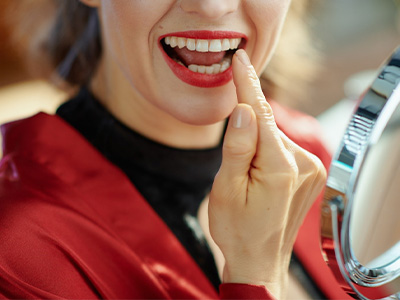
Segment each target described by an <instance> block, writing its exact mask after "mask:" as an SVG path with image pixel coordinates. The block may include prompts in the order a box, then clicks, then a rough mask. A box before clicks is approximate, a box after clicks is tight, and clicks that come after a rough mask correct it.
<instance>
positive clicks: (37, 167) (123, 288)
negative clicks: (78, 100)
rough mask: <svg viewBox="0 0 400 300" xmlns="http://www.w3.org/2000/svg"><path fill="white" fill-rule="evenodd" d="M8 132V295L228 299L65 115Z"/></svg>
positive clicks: (3, 227)
mask: <svg viewBox="0 0 400 300" xmlns="http://www.w3.org/2000/svg"><path fill="white" fill-rule="evenodd" d="M2 133H3V136H4V141H3V142H4V143H3V145H4V151H3V153H4V157H3V159H2V160H1V163H0V253H1V255H0V298H20V299H26V298H36V299H43V298H47V299H48V298H53V299H62V298H64V299H65V298H70V299H71V298H75V299H78V298H79V299H93V298H107V299H110V298H113V299H145V298H146V299H148V298H151V299H217V298H219V297H218V295H217V293H216V292H215V290H214V289H213V287H212V286H211V284H210V282H209V281H208V279H207V278H206V277H205V276H204V274H203V273H202V271H201V270H200V269H199V268H198V266H197V265H196V263H195V262H194V261H193V260H192V258H191V257H190V255H189V254H188V253H187V252H186V250H185V249H184V248H183V246H182V245H181V244H180V243H179V241H178V240H177V239H176V238H175V236H174V235H173V234H172V232H171V231H170V230H169V229H168V228H167V226H166V225H165V224H164V223H163V221H162V220H161V219H160V218H159V217H158V215H157V214H156V213H155V212H154V211H153V210H152V208H151V207H150V206H149V205H148V204H147V202H146V201H145V200H144V199H143V198H142V196H141V195H140V194H139V193H138V192H137V190H136V189H135V188H134V187H133V186H132V184H131V183H130V181H129V179H128V178H127V177H126V176H125V175H124V174H123V173H122V172H121V171H120V170H119V169H118V168H116V167H115V166H114V165H112V164H111V163H109V162H108V161H107V160H106V159H105V158H104V157H103V156H102V155H101V154H100V153H98V152H97V150H95V149H94V148H93V147H92V146H91V145H90V144H89V143H88V142H87V141H86V140H85V139H84V138H83V137H81V136H80V135H79V134H78V133H77V132H76V131H75V130H74V129H72V128H71V127H70V126H69V125H67V124H66V123H65V122H64V121H62V120H61V119H60V118H58V117H57V116H49V115H46V114H39V115H36V116H34V117H32V118H30V119H27V120H22V121H17V122H14V123H10V124H7V125H4V126H3V127H2ZM230 286H232V285H229V286H225V285H222V286H221V288H222V290H223V291H227V290H229V287H230ZM240 286H242V287H243V292H242V293H241V294H242V295H243V294H244V293H246V294H247V298H248V299H251V298H259V297H261V298H262V299H271V298H270V295H269V294H268V292H267V291H266V290H265V288H262V289H260V287H257V286H245V285H240ZM233 290H234V291H235V292H239V290H240V287H238V286H235V287H234V288H233ZM261 291H263V292H264V293H262V292H261ZM225 295H226V293H225ZM228 295H230V294H228ZM222 297H223V295H222Z"/></svg>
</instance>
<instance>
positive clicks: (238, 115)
mask: <svg viewBox="0 0 400 300" xmlns="http://www.w3.org/2000/svg"><path fill="white" fill-rule="evenodd" d="M231 122H232V127H233V128H246V127H248V126H249V125H250V122H251V112H250V110H249V109H246V108H244V107H240V106H238V107H236V108H235V110H234V111H233V113H232V115H231Z"/></svg>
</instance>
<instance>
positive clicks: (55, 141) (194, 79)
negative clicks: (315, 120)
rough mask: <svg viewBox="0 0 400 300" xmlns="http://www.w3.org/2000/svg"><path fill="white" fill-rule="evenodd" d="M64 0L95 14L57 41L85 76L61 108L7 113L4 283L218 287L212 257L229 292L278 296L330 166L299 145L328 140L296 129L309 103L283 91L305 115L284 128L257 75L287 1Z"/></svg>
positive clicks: (36, 288) (118, 289) (68, 71)
mask: <svg viewBox="0 0 400 300" xmlns="http://www.w3.org/2000/svg"><path fill="white" fill-rule="evenodd" d="M71 3H72V4H71ZM58 5H59V8H60V9H61V8H62V7H64V8H63V9H67V10H68V9H69V8H72V7H74V8H75V9H77V10H76V13H79V12H81V13H82V12H84V13H83V14H84V15H85V16H87V17H88V18H87V22H86V23H85V24H86V25H85V30H84V31H83V32H82V34H80V38H79V39H78V40H76V42H75V43H74V44H73V45H72V46H71V47H70V46H68V47H70V51H69V52H68V53H67V54H65V53H61V54H60V53H59V52H57V51H55V53H58V54H60V55H61V56H62V57H63V59H62V63H61V65H59V69H58V72H59V74H60V75H61V76H62V77H64V78H65V79H66V81H67V82H69V83H73V84H77V83H78V84H80V85H81V86H82V89H81V91H80V92H79V94H78V95H77V96H76V97H74V99H72V100H71V101H69V102H67V103H66V104H64V105H62V106H61V107H60V108H59V109H58V111H57V116H49V115H44V114H39V115H37V116H34V117H32V118H29V119H27V120H22V121H17V122H14V123H11V124H7V125H5V126H3V129H2V130H3V133H4V157H3V159H2V162H1V171H2V173H1V175H0V178H1V183H0V184H1V189H0V190H1V194H0V199H1V201H0V205H1V209H0V211H1V218H0V219H1V221H0V222H1V227H0V228H1V231H2V234H1V235H0V236H1V237H0V239H1V246H0V247H1V248H2V253H4V255H2V257H1V258H0V274H1V276H0V295H1V296H2V297H4V298H95V297H98V298H139V299H141V298H153V299H154V298H156V299H158V298H201V299H204V298H217V297H218V296H217V293H216V291H215V289H214V288H213V287H212V285H214V287H216V288H218V284H219V282H220V281H219V280H220V279H219V278H218V275H217V270H216V267H215V265H216V266H218V268H219V271H220V273H221V281H222V284H221V285H220V286H219V290H220V293H219V297H220V298H224V299H229V298H238V299H239V298H244V299H249V298H262V299H272V298H276V299H282V298H284V297H285V294H286V288H287V281H288V266H289V262H290V258H291V253H292V248H293V244H294V242H295V239H296V235H297V232H298V230H299V227H300V225H301V224H302V221H303V219H304V217H305V215H306V213H307V211H308V210H309V208H310V207H311V205H312V203H313V202H314V200H315V198H316V197H317V195H318V194H319V193H320V191H321V189H322V187H323V185H324V180H325V169H324V166H323V165H322V164H321V161H320V160H319V159H318V158H317V157H316V156H314V155H313V154H311V153H310V152H308V151H306V150H304V149H303V148H301V147H300V146H299V145H298V144H300V145H302V146H303V147H306V148H308V149H309V150H315V152H318V151H319V152H320V153H324V152H323V150H321V149H322V148H321V146H320V144H319V142H318V140H316V139H315V137H314V136H313V135H308V136H307V135H304V134H303V133H301V130H299V132H297V133H296V130H293V126H296V124H297V123H296V122H298V121H302V120H305V119H306V118H304V117H302V116H299V115H297V114H295V113H293V112H292V113H291V112H288V111H286V110H285V109H283V108H281V107H279V106H274V107H276V109H275V108H274V111H275V113H276V114H279V115H281V116H283V115H286V116H289V117H286V119H288V118H293V120H296V122H291V121H290V120H287V121H285V124H286V125H285V124H282V125H281V126H280V129H282V130H283V131H285V133H286V134H287V135H288V136H289V137H288V136H287V135H285V134H284V133H283V132H282V131H281V130H280V129H278V127H277V125H276V123H275V118H274V115H273V113H272V109H271V106H270V104H269V103H268V102H267V101H266V99H265V97H264V94H263V92H262V90H261V86H260V84H259V80H258V77H257V76H258V75H259V74H261V72H262V71H263V70H264V68H265V67H266V66H267V64H268V62H269V60H270V59H271V56H272V55H273V52H274V48H275V46H276V43H277V41H278V37H279V34H280V31H281V28H282V25H283V22H284V19H285V16H286V14H287V11H288V9H289V6H290V0H283V1H282V0H279V1H278V0H272V1H271V0H252V1H246V0H218V1H212V0H203V1H198V0H168V1H166V0H152V1H133V0H132V1H114V0H81V1H80V2H77V0H74V1H59V2H58ZM80 16H81V15H79V14H78V15H77V17H78V19H77V21H78V22H79V21H80V20H81V19H79V17H80ZM74 21H75V20H74ZM56 24H58V25H60V24H63V23H62V22H58V23H56ZM70 24H71V23H70ZM98 24H100V27H98ZM64 25H65V24H64ZM97 28H99V29H100V34H99V37H100V41H101V47H95V46H96V39H94V42H93V43H87V41H88V40H91V41H93V36H94V33H95V32H96V29H97ZM64 29H65V28H64ZM54 32H58V33H59V32H63V28H62V27H61V28H60V27H58V28H57V27H56V30H55V31H53V33H54ZM53 40H57V38H54V37H53ZM62 41H63V39H62V38H60V39H58V42H59V43H58V44H57V43H56V44H54V45H55V47H57V46H60V43H61V42H62ZM48 46H52V45H51V44H49V45H48ZM68 47H67V48H68ZM91 47H94V48H91ZM55 49H57V48H55ZM93 49H94V51H92V50H93ZM96 49H97V50H98V49H102V52H101V55H100V52H99V51H97V50H96ZM53 50H54V49H53ZM85 51H86V53H92V54H93V55H91V56H89V57H90V58H91V59H93V60H94V61H95V64H93V63H92V64H89V65H85V63H87V60H86V61H85V60H82V56H83V54H84V53H85ZM96 51H97V52H96ZM246 53H247V54H248V55H247V54H246ZM96 55H98V56H96ZM97 58H98V61H97V60H96V59H97ZM90 65H91V66H93V65H95V68H85V67H88V66H90ZM229 116H230V118H229V122H228V123H227V124H226V118H227V117H229ZM71 125H72V127H71ZM73 127H74V128H73ZM290 128H292V129H290ZM285 129H286V130H285ZM297 129H300V128H297ZM28 133H29V134H28ZM223 136H224V138H223V143H222V142H221V139H222V137H223ZM309 137H311V139H307V138H309ZM293 140H294V141H296V142H297V143H295V142H294V141H293ZM88 141H89V142H90V143H88ZM222 144H223V146H222ZM221 151H222V163H221V162H220V161H219V158H220V157H219V155H220V153H221ZM324 158H326V156H324ZM220 163H221V164H220ZM219 165H220V166H219ZM218 169H219V171H218V173H217V175H216V176H215V180H213V179H214V175H215V173H216V172H217V170H218ZM132 183H133V185H132ZM211 184H212V188H211ZM210 189H211V191H210ZM209 191H210V192H209ZM208 192H209V196H208ZM203 200H204V201H203ZM199 224H200V225H201V226H202V228H200V227H199ZM208 224H209V226H208ZM209 247H210V248H211V249H212V255H211V252H210V250H209ZM300 252H301V251H300ZM311 252H312V251H311ZM214 260H215V264H214ZM328 276H329V275H328Z"/></svg>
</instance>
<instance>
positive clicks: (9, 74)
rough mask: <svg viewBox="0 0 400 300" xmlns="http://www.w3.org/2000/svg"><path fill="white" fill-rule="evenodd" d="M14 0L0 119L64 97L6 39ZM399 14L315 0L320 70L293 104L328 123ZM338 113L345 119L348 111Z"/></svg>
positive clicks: (2, 34) (2, 68) (375, 0)
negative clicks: (304, 96) (305, 95)
mask: <svg viewBox="0 0 400 300" xmlns="http://www.w3.org/2000/svg"><path fill="white" fill-rule="evenodd" d="M13 1H19V0H0V41H1V42H0V123H2V122H5V121H9V120H12V119H15V118H20V117H24V116H28V115H31V114H32V113H33V112H35V111H37V110H44V111H47V112H51V111H53V110H54V109H55V108H56V107H57V106H58V105H59V103H60V102H61V101H63V99H64V98H65V97H66V96H65V94H64V93H62V92H60V91H58V90H57V89H55V88H53V87H51V86H50V85H48V84H46V83H45V82H43V81H38V80H36V79H35V78H33V77H32V76H31V75H29V73H28V72H27V70H26V68H25V66H24V64H23V55H20V54H18V53H17V51H15V49H14V47H13V46H12V43H10V36H11V34H12V32H13V28H10V26H7V24H6V22H4V20H5V14H6V8H7V7H8V6H9V4H10V3H11V2H13ZM293 1H296V0H293ZM399 19H400V17H399V7H398V2H396V0H334V1H332V0H320V1H316V4H315V5H314V6H313V7H312V9H311V10H310V14H309V17H308V20H307V22H308V23H309V26H310V30H311V32H312V37H313V43H314V44H315V46H316V47H317V49H318V50H319V51H320V53H321V61H320V64H321V70H320V73H319V74H318V77H317V78H316V80H315V81H314V82H313V88H312V94H311V96H310V99H308V101H300V102H299V104H298V105H297V107H298V108H300V110H302V111H304V112H306V113H308V114H311V115H313V116H318V118H319V120H320V121H321V123H322V125H323V127H326V126H328V127H331V125H330V124H331V122H332V120H334V119H335V117H334V116H335V115H337V112H338V111H340V110H337V108H338V107H341V109H343V108H344V109H346V110H347V111H348V110H349V108H348V107H350V106H351V105H353V103H350V102H348V101H347V102H346V101H345V102H343V100H344V99H347V100H349V99H353V100H354V99H355V98H357V96H358V95H359V94H360V93H361V92H362V90H363V89H364V88H365V87H366V86H367V85H368V84H369V81H370V80H372V78H373V77H371V76H374V74H375V72H376V69H377V68H378V67H379V65H380V64H381V63H382V62H383V61H384V59H385V58H387V57H388V55H389V54H390V53H391V52H392V50H394V49H395V48H396V46H397V45H398V44H399V41H400V39H399V37H400V31H399V26H398V24H399ZM335 105H336V106H335ZM336 110H337V111H336ZM332 111H334V112H335V113H332ZM350 112H351V108H350ZM340 115H341V116H342V119H343V120H344V121H341V122H342V123H345V122H346V120H347V119H346V118H347V117H346V116H344V115H343V114H341V113H339V116H340ZM324 122H325V123H324ZM338 122H339V121H338ZM326 124H328V125H326ZM325 130H329V129H325Z"/></svg>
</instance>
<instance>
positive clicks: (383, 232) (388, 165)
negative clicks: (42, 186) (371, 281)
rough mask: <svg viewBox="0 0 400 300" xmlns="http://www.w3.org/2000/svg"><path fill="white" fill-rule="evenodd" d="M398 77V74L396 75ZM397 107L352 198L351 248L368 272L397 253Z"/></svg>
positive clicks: (399, 109)
mask: <svg viewBox="0 0 400 300" xmlns="http://www.w3.org/2000/svg"><path fill="white" fill-rule="evenodd" d="M399 77H400V74H399ZM399 213H400V107H397V108H396V110H395V112H394V114H393V115H392V117H391V118H390V120H389V123H388V124H387V126H386V128H385V130H384V131H383V132H382V135H381V137H380V138H379V140H378V141H377V143H376V144H375V145H374V146H373V147H371V148H370V150H369V153H368V155H367V158H366V160H365V161H364V164H363V172H362V173H361V174H360V176H359V178H358V183H357V189H356V191H355V193H354V198H353V209H352V213H351V219H350V246H351V249H352V251H353V254H354V256H355V258H356V259H357V260H358V261H359V262H360V263H361V264H362V265H363V266H366V267H368V268H379V267H383V266H385V265H387V264H389V263H391V262H393V261H394V260H396V259H397V258H398V256H399V253H400V215H399Z"/></svg>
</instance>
